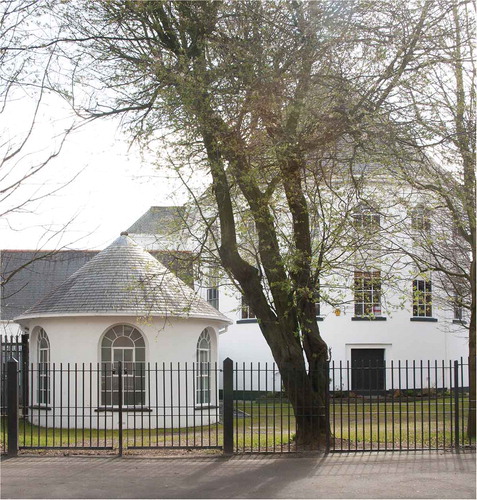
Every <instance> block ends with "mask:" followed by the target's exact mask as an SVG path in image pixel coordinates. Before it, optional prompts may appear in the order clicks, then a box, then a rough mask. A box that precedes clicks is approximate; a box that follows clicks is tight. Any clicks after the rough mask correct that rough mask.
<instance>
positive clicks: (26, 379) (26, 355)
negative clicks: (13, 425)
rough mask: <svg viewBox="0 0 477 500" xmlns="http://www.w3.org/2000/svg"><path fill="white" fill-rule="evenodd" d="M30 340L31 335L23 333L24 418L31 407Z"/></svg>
mask: <svg viewBox="0 0 477 500" xmlns="http://www.w3.org/2000/svg"><path fill="white" fill-rule="evenodd" d="M29 338H30V335H29V334H28V333H22V367H21V374H22V406H23V417H26V416H28V407H29V406H30V402H29V401H28V394H29V391H28V389H29V388H28V382H29V377H28V367H29V365H30V350H29V343H28V341H29Z"/></svg>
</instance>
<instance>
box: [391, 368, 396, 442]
mask: <svg viewBox="0 0 477 500" xmlns="http://www.w3.org/2000/svg"><path fill="white" fill-rule="evenodd" d="M391 390H392V397H391V416H392V418H391V436H392V443H391V444H392V446H391V450H394V449H395V448H396V431H395V407H394V403H395V401H394V400H395V399H396V398H395V397H394V394H395V393H394V360H393V359H392V360H391Z"/></svg>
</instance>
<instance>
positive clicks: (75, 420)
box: [74, 363, 78, 448]
mask: <svg viewBox="0 0 477 500" xmlns="http://www.w3.org/2000/svg"><path fill="white" fill-rule="evenodd" d="M74 394H75V398H74V400H75V417H74V422H75V448H77V447H78V363H75V387H74Z"/></svg>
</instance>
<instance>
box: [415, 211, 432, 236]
mask: <svg viewBox="0 0 477 500" xmlns="http://www.w3.org/2000/svg"><path fill="white" fill-rule="evenodd" d="M411 226H412V229H415V230H416V231H429V230H430V229H431V218H430V213H429V210H428V209H427V208H425V207H424V206H422V205H419V206H417V207H416V208H415V209H414V210H413V211H412V214H411Z"/></svg>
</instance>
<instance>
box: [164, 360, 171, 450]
mask: <svg viewBox="0 0 477 500" xmlns="http://www.w3.org/2000/svg"><path fill="white" fill-rule="evenodd" d="M162 414H163V418H164V421H163V423H162V427H163V429H162V432H163V435H164V438H163V439H164V442H163V443H162V445H163V446H166V440H167V439H166V364H165V362H162ZM171 429H172V428H171ZM171 432H172V430H171Z"/></svg>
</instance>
